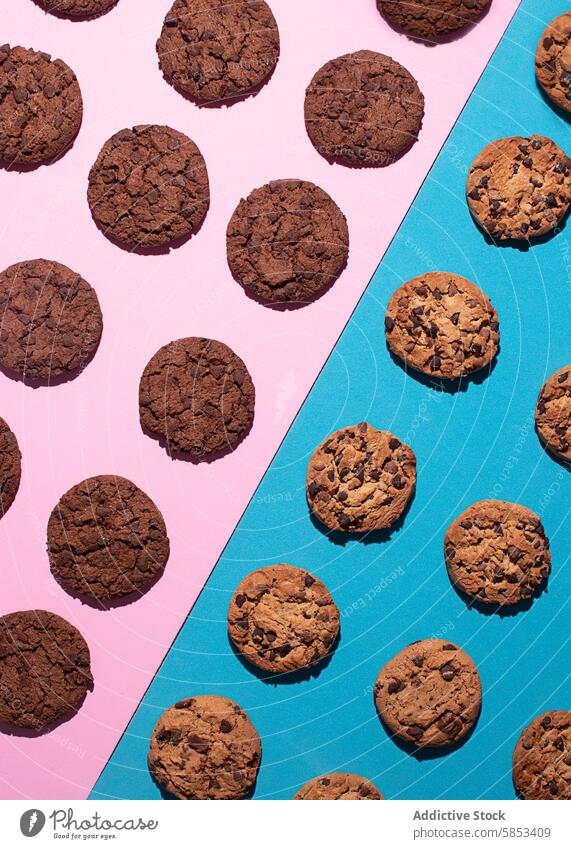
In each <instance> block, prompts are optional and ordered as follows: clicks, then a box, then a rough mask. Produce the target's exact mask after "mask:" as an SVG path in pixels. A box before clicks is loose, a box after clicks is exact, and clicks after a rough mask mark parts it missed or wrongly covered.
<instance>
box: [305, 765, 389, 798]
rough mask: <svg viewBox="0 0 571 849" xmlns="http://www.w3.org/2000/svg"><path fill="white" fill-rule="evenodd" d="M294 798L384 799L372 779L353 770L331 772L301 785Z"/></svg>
mask: <svg viewBox="0 0 571 849" xmlns="http://www.w3.org/2000/svg"><path fill="white" fill-rule="evenodd" d="M293 798H294V799H301V800H302V801H327V800H333V799H335V800H339V801H359V802H366V801H371V802H372V801H375V800H379V799H382V798H383V796H382V795H381V793H380V791H379V790H378V789H377V788H376V787H375V785H374V784H373V782H372V781H369V780H368V779H367V778H363V777H362V776H360V775H355V774H354V773H352V772H329V773H328V774H327V775H320V776H318V777H317V778H312V779H311V781H308V782H307V783H306V784H304V785H303V787H300V788H299V790H298V791H297V793H296V794H295V796H294V797H293Z"/></svg>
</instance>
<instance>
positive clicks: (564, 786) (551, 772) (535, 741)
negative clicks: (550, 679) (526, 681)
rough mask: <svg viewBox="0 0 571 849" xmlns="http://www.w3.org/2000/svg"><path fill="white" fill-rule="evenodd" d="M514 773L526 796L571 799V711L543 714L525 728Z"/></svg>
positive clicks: (514, 778)
mask: <svg viewBox="0 0 571 849" xmlns="http://www.w3.org/2000/svg"><path fill="white" fill-rule="evenodd" d="M512 774H513V782H514V786H515V789H516V790H517V792H518V793H519V795H520V796H521V797H522V798H523V799H543V800H550V799H556V800H557V799H571V711H569V710H552V711H548V712H546V713H542V714H540V715H539V716H536V717H535V719H534V720H533V721H532V722H531V723H530V724H529V725H528V726H527V728H524V730H523V731H522V733H521V736H520V738H519V740H518V741H517V744H516V747H515V749H514V753H513V760H512Z"/></svg>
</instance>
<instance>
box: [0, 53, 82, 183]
mask: <svg viewBox="0 0 571 849" xmlns="http://www.w3.org/2000/svg"><path fill="white" fill-rule="evenodd" d="M82 117H83V101H82V98H81V90H80V88H79V83H78V81H77V77H76V76H75V74H74V73H73V71H72V70H71V68H69V67H68V66H67V65H66V64H65V62H63V61H62V60H61V59H54V60H52V58H51V56H50V55H49V54H48V53H41V52H39V51H38V50H28V49H26V48H25V47H10V45H9V44H4V45H3V46H2V47H0V163H1V164H3V165H4V166H7V167H9V166H11V165H14V166H16V167H21V166H26V165H30V166H32V165H41V164H42V163H48V162H50V161H53V160H54V159H57V158H58V157H59V156H61V154H62V153H64V151H65V150H67V148H68V147H69V146H70V145H71V143H72V141H73V139H74V138H75V137H76V135H77V133H78V132H79V128H80V126H81V119H82Z"/></svg>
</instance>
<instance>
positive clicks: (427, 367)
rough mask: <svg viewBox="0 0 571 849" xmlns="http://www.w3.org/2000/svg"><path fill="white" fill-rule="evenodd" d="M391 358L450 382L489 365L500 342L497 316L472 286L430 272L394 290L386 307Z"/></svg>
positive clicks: (461, 279)
mask: <svg viewBox="0 0 571 849" xmlns="http://www.w3.org/2000/svg"><path fill="white" fill-rule="evenodd" d="M385 334H386V337H387V344H388V346H389V348H390V350H391V351H392V353H393V354H394V355H395V356H397V357H399V358H400V359H401V360H404V361H405V363H406V364H407V365H409V366H410V367H411V368H413V369H416V370H417V371H421V372H423V373H424V374H428V375H430V376H434V377H439V378H445V379H448V380H450V379H456V378H459V377H464V376H465V375H469V374H472V373H474V372H476V371H479V370H480V369H482V368H484V367H485V366H487V365H489V364H490V363H491V362H492V360H493V359H494V357H495V356H496V354H497V352H498V346H499V341H500V336H499V323H498V316H497V313H496V311H495V309H494V307H493V306H492V304H491V302H490V299H489V298H488V296H487V295H485V294H484V293H483V292H482V290H481V289H479V288H478V287H477V286H476V285H475V284H474V283H471V282H470V281H469V280H466V278H465V277H460V276H459V275H458V274H446V273H445V272H443V271H432V272H429V273H428V274H424V275H421V276H420V277H414V278H413V279H412V280H409V281H408V282H407V283H403V285H402V286H400V287H399V288H398V289H397V290H396V292H395V293H394V295H393V296H392V298H391V300H390V301H389V305H388V308H387V313H386V316H385Z"/></svg>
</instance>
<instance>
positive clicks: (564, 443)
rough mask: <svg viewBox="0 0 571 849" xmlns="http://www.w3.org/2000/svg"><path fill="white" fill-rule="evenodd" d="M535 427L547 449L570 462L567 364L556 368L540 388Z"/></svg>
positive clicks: (570, 387)
mask: <svg viewBox="0 0 571 849" xmlns="http://www.w3.org/2000/svg"><path fill="white" fill-rule="evenodd" d="M535 426H536V428H537V432H538V434H539V436H540V438H541V440H542V442H543V443H544V444H545V445H546V446H547V448H549V450H550V451H551V452H553V454H555V455H556V456H557V457H560V458H561V459H562V460H565V461H566V462H567V463H571V364H569V365H568V366H564V367H563V368H560V369H557V371H556V372H554V373H553V374H552V375H551V377H549V378H548V379H547V380H546V381H545V383H544V384H543V386H542V387H541V391H540V393H539V397H538V399H537V404H536V408H535Z"/></svg>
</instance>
